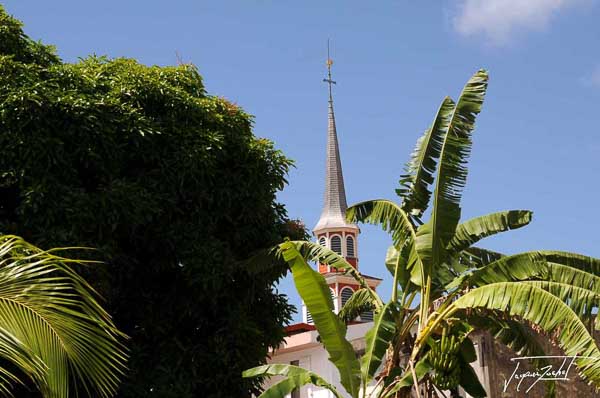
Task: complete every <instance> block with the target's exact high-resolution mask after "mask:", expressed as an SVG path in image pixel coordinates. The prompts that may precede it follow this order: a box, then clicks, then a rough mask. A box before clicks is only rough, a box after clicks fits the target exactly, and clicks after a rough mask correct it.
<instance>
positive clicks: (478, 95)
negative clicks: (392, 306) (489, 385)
mask: <svg viewBox="0 0 600 398" xmlns="http://www.w3.org/2000/svg"><path fill="white" fill-rule="evenodd" d="M487 81H488V74H487V72H486V71H484V70H480V71H478V72H477V73H475V74H474V75H473V76H472V77H471V78H470V79H469V81H468V82H467V84H466V85H465V87H464V88H463V91H462V93H461V94H460V97H459V98H458V101H457V102H456V106H455V108H454V111H453V112H452V115H451V117H450V122H449V124H448V127H447V133H446V134H445V135H444V138H443V144H442V148H441V152H440V160H439V162H438V168H437V176H436V179H435V189H434V191H433V209H432V212H431V219H430V221H429V224H430V225H429V226H428V227H427V228H426V229H424V230H423V232H426V234H424V236H426V238H425V239H423V237H422V238H421V239H420V241H421V242H423V241H425V242H428V243H425V244H424V243H421V244H417V248H418V250H419V253H422V254H421V257H422V258H423V262H424V264H425V271H424V272H425V275H426V277H427V276H429V275H430V274H431V267H432V266H433V265H435V266H437V265H438V264H441V263H442V259H443V257H444V251H445V247H446V244H447V243H448V242H449V241H450V239H451V238H452V237H453V236H454V232H455V229H456V226H457V225H458V221H459V220H460V212H461V211H460V199H461V196H462V190H463V187H464V186H465V183H466V180H467V167H466V163H467V159H468V157H469V154H470V152H471V144H472V141H471V133H472V131H473V129H474V128H475V118H476V116H477V114H479V112H480V111H481V106H482V104H483V99H484V97H485V92H486V89H487ZM425 293H426V294H427V292H425Z"/></svg>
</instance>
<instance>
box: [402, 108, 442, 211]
mask: <svg viewBox="0 0 600 398" xmlns="http://www.w3.org/2000/svg"><path fill="white" fill-rule="evenodd" d="M453 110H454V101H452V99H451V98H450V97H446V98H444V100H443V101H442V103H441V105H440V107H439V109H438V111H437V113H436V115H435V119H434V120H433V123H432V125H431V127H430V128H428V129H427V131H425V134H423V136H422V137H420V138H419V139H418V140H417V144H416V146H415V149H414V151H413V153H412V156H411V159H410V161H409V162H408V164H407V165H406V168H405V170H406V174H404V175H402V176H400V189H397V190H396V193H397V194H398V195H399V196H400V197H402V199H403V201H402V209H403V210H404V211H406V212H407V213H408V214H411V215H415V216H420V215H421V214H423V212H424V211H425V209H427V206H428V205H429V198H430V196H431V192H430V191H429V186H430V185H431V184H433V173H435V168H436V166H437V160H438V159H439V157H440V151H441V149H442V142H443V137H444V135H445V134H446V131H447V129H448V123H449V122H450V115H451V114H452V111H453Z"/></svg>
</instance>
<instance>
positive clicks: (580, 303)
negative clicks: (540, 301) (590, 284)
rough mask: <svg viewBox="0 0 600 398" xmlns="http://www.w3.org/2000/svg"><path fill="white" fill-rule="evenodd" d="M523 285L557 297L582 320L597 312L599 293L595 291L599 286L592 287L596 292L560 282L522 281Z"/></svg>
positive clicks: (599, 288) (599, 300) (599, 301)
mask: <svg viewBox="0 0 600 398" xmlns="http://www.w3.org/2000/svg"><path fill="white" fill-rule="evenodd" d="M523 283H526V284H528V285H532V286H535V287H537V288H539V289H543V290H545V291H547V292H548V293H550V294H552V295H553V296H556V297H558V298H559V299H560V300H562V302H563V303H565V304H567V305H568V306H569V307H570V308H571V309H572V310H573V311H574V312H575V313H576V314H577V315H578V316H579V317H580V318H582V319H584V318H587V319H591V318H592V317H593V316H594V315H595V314H596V313H597V312H598V306H599V305H600V293H599V292H598V291H597V290H600V286H594V290H596V291H593V290H588V289H584V288H581V287H579V286H574V285H570V284H567V283H561V282H552V281H524V282H523Z"/></svg>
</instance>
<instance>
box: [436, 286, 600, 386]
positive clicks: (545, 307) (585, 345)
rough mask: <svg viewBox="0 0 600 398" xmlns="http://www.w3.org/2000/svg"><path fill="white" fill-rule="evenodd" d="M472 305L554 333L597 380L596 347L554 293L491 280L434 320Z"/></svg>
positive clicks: (583, 369)
mask: <svg viewBox="0 0 600 398" xmlns="http://www.w3.org/2000/svg"><path fill="white" fill-rule="evenodd" d="M476 308H483V309H488V310H498V311H502V312H505V313H507V314H508V315H509V316H517V317H521V318H523V319H526V320H528V321H530V322H532V323H534V324H536V325H538V326H539V327H540V328H541V329H542V330H544V331H545V332H546V333H548V334H550V335H553V336H555V337H556V339H557V340H558V342H559V345H560V347H561V348H562V349H563V351H564V352H565V354H566V355H568V356H578V357H579V358H577V359H576V360H575V363H576V364H577V366H578V368H579V370H580V372H581V374H582V375H583V376H584V377H585V378H587V379H588V380H590V381H591V382H593V383H595V384H597V385H598V384H600V350H598V347H597V346H596V343H595V341H594V339H593V338H592V336H591V335H590V333H589V332H588V331H587V329H586V327H585V325H584V324H583V322H582V321H581V320H580V319H579V317H578V316H577V314H576V313H575V312H574V311H573V310H572V309H571V308H569V306H568V305H566V304H565V303H563V302H562V301H561V300H560V299H559V298H558V297H556V296H554V295H552V294H551V293H548V292H546V291H544V290H542V289H540V288H538V287H535V286H532V285H528V284H525V283H520V282H502V283H493V284H489V285H486V286H483V287H480V288H476V289H473V290H471V291H469V292H467V293H465V294H464V295H463V296H461V297H459V298H458V299H457V300H456V301H454V302H453V303H451V304H450V305H449V306H448V307H447V308H446V310H445V311H443V313H442V314H441V315H440V317H439V318H438V319H437V321H436V322H438V321H440V320H441V319H447V318H449V317H452V316H453V314H454V313H456V312H457V311H458V310H465V309H476Z"/></svg>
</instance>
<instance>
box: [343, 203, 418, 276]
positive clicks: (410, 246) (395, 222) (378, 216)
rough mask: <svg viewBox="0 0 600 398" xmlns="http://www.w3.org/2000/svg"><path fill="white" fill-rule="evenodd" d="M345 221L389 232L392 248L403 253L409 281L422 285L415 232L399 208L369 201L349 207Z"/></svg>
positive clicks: (395, 205) (389, 204)
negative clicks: (409, 277) (364, 224)
mask: <svg viewBox="0 0 600 398" xmlns="http://www.w3.org/2000/svg"><path fill="white" fill-rule="evenodd" d="M346 219H347V220H348V221H350V222H363V223H368V224H373V225H379V226H380V227H381V228H382V229H383V230H384V231H387V232H389V233H390V234H391V235H392V242H393V246H394V247H395V248H396V250H400V251H401V252H402V253H403V255H402V257H403V258H404V259H405V261H406V262H405V265H404V264H402V266H403V267H405V269H406V270H408V272H409V273H410V275H411V281H412V282H413V283H414V284H417V285H420V284H421V283H422V281H421V279H422V272H421V270H422V268H423V262H422V260H421V258H420V256H419V253H418V252H417V250H416V246H415V243H416V238H417V236H416V231H415V229H414V227H413V224H412V222H411V220H410V217H409V215H408V214H407V213H406V212H405V211H404V210H402V208H400V206H398V205H397V204H396V203H394V202H392V201H389V200H385V199H378V200H369V201H366V202H361V203H357V204H355V205H353V206H351V207H350V208H349V209H348V211H347V212H346Z"/></svg>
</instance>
